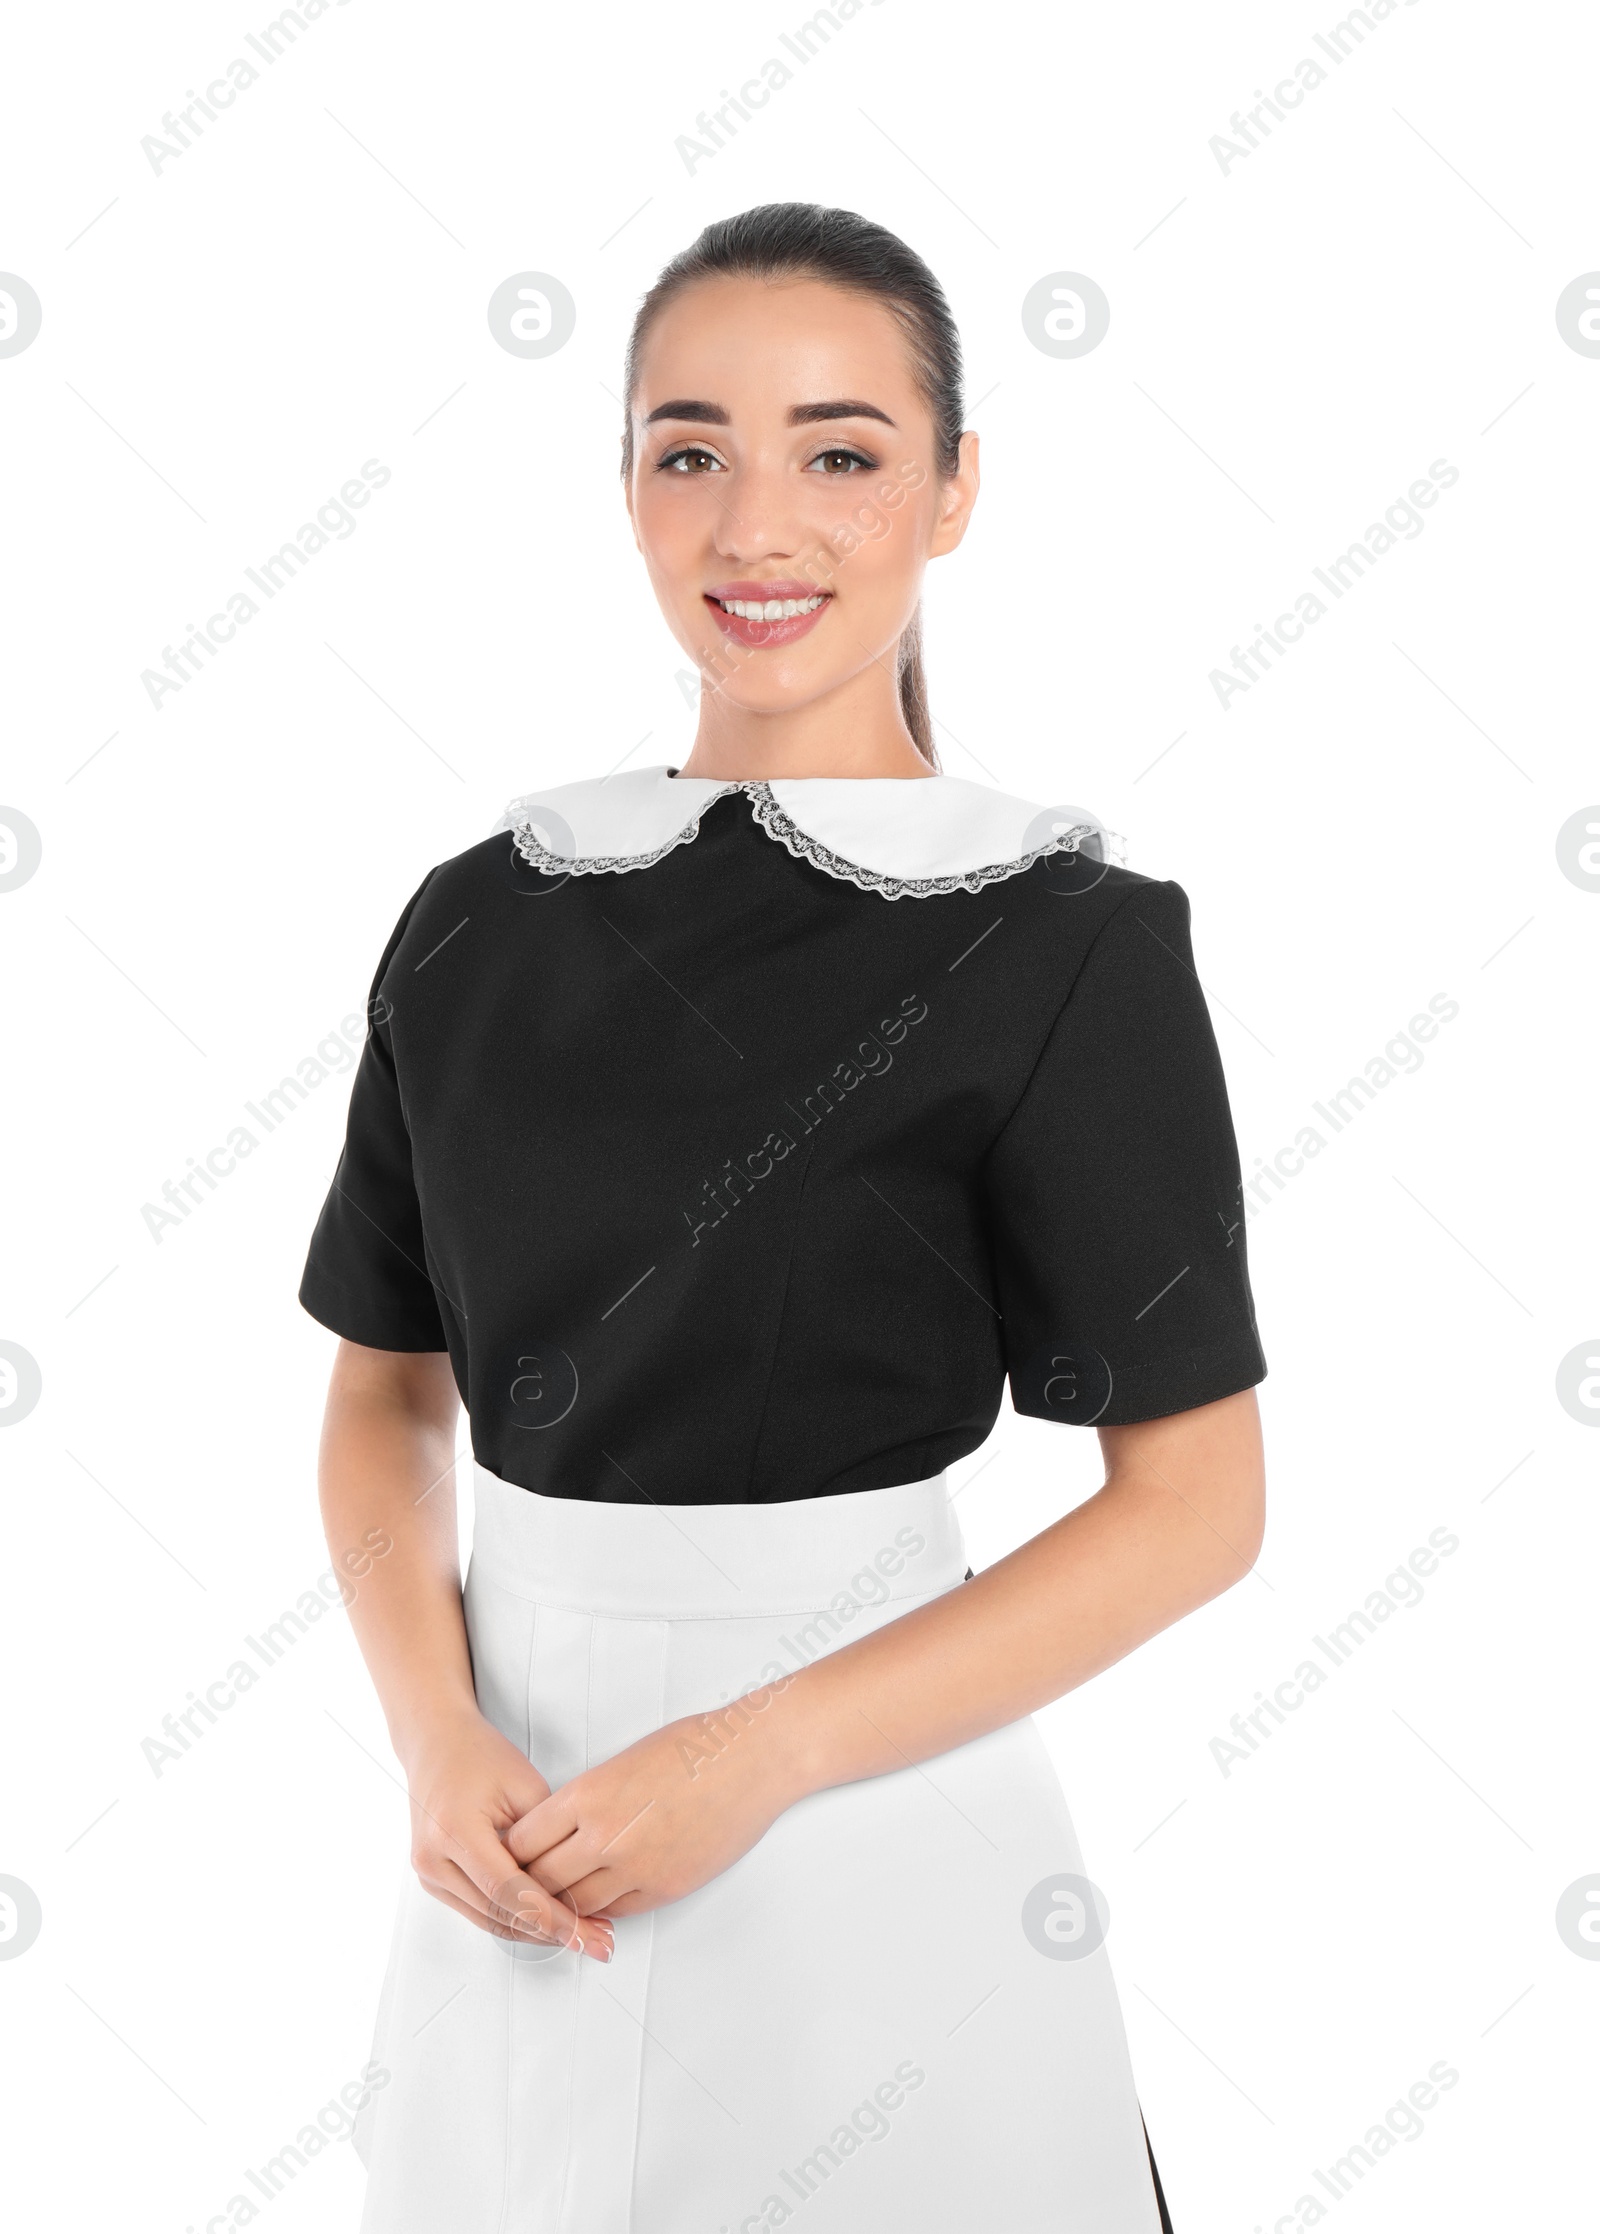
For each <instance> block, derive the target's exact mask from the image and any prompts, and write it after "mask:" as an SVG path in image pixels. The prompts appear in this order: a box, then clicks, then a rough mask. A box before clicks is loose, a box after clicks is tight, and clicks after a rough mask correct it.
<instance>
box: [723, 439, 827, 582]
mask: <svg viewBox="0 0 1600 2234" xmlns="http://www.w3.org/2000/svg"><path fill="white" fill-rule="evenodd" d="M717 496H718V498H719V500H720V501H719V507H718V512H717V520H716V525H715V527H714V528H713V530H712V540H713V542H714V543H715V545H716V549H717V552H718V555H719V556H720V557H722V558H725V559H727V560H729V561H731V562H732V563H733V564H734V565H737V566H750V567H756V566H760V565H762V564H766V563H770V562H773V561H776V560H780V559H793V558H796V557H797V556H798V555H799V554H800V553H801V552H802V551H804V550H805V549H806V548H807V547H808V546H810V545H812V544H814V543H815V542H816V535H815V533H814V531H812V530H811V529H809V528H808V526H807V522H806V517H805V506H804V504H803V502H802V500H801V492H800V490H799V489H797V488H796V486H795V477H794V475H793V474H792V473H790V472H789V471H788V470H787V468H785V467H783V466H779V465H776V464H773V465H767V464H763V463H761V462H760V461H750V462H748V463H746V464H744V465H742V466H740V467H738V468H737V469H736V470H735V471H734V472H733V473H730V474H729V475H728V477H727V479H726V480H725V481H724V482H723V483H722V485H721V486H720V487H719V488H718V490H717Z"/></svg>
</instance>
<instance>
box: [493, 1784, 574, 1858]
mask: <svg viewBox="0 0 1600 2234" xmlns="http://www.w3.org/2000/svg"><path fill="white" fill-rule="evenodd" d="M570 1791H571V1786H570V1785H565V1784H564V1785H563V1786H562V1787H561V1790H560V1791H559V1792H554V1793H552V1794H551V1795H550V1797H549V1798H548V1799H545V1800H541V1801H540V1802H539V1804H538V1806H537V1807H531V1808H529V1810H528V1812H527V1813H526V1814H525V1815H521V1816H519V1817H518V1818H517V1820H516V1822H514V1823H513V1824H512V1825H511V1828H510V1829H509V1830H508V1831H507V1832H506V1834H505V1841H506V1846H507V1848H508V1850H509V1851H510V1852H511V1854H513V1855H514V1856H515V1858H516V1859H517V1860H518V1861H519V1862H521V1863H523V1864H524V1865H526V1864H527V1863H529V1862H531V1861H532V1860H533V1858H534V1856H535V1855H536V1854H542V1853H543V1852H544V1851H545V1849H546V1848H547V1847H551V1846H555V1845H558V1844H559V1843H560V1841H561V1840H562V1839H564V1838H570V1837H571V1836H572V1834H573V1832H574V1831H575V1830H576V1829H577V1827H578V1810H577V1807H576V1805H575V1803H574V1802H573V1801H572V1799H571V1798H570V1797H569V1796H568V1795H569V1793H570Z"/></svg>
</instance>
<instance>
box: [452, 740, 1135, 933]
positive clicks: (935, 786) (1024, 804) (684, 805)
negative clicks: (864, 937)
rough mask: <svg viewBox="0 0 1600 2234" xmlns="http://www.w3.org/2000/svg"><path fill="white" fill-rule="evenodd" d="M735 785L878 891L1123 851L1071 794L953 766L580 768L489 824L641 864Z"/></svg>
mask: <svg viewBox="0 0 1600 2234" xmlns="http://www.w3.org/2000/svg"><path fill="white" fill-rule="evenodd" d="M730 791H739V792H743V793H744V794H745V796H746V797H747V798H748V799H749V801H750V807H751V811H752V813H753V814H754V816H755V819H756V821H757V823H758V824H759V825H760V826H761V828H762V829H763V830H765V831H766V832H767V834H768V836H769V837H773V838H776V839H777V840H778V841H779V842H780V843H781V844H782V845H785V846H787V848H788V850H789V851H790V852H791V853H792V854H794V855H796V857H797V858H799V859H802V860H806V861H809V862H810V863H811V864H812V866H813V867H815V868H818V869H820V870H822V872H823V873H824V875H827V876H832V877H839V878H842V879H845V880H847V881H848V882H849V883H851V884H857V885H860V886H861V887H862V889H863V890H864V891H869V892H877V893H879V894H881V895H882V897H883V898H884V899H886V900H898V899H901V898H903V897H907V896H910V897H913V898H919V899H920V898H924V897H926V896H928V895H929V894H932V893H938V892H976V891H977V890H978V889H979V888H980V887H981V886H983V885H985V884H993V883H996V882H997V881H998V880H1000V879H1001V878H1003V877H1012V876H1016V875H1017V874H1018V873H1019V871H1021V870H1023V869H1027V868H1030V867H1031V866H1032V864H1033V863H1034V862H1035V861H1037V860H1039V859H1040V858H1041V857H1042V856H1043V855H1045V854H1049V853H1077V852H1082V853H1085V854H1088V855H1089V856H1090V857H1091V858H1093V859H1096V860H1100V861H1106V860H1122V859H1123V858H1125V852H1124V848H1123V844H1122V841H1121V839H1119V838H1118V837H1117V836H1116V834H1115V832H1113V831H1110V830H1107V829H1106V828H1105V826H1104V825H1103V824H1102V823H1101V822H1100V821H1099V819H1098V818H1097V817H1096V816H1095V815H1093V814H1091V813H1090V812H1089V811H1088V810H1087V809H1086V808H1082V807H1059V806H1057V807H1042V806H1039V805H1038V804H1036V803H1035V802H1034V801H1033V800H1030V799H1016V798H1012V797H1011V796H1010V795H1009V794H1008V793H1006V792H1003V791H996V790H994V789H993V788H992V787H991V786H990V785H988V784H981V783H969V782H967V781H966V780H965V779H964V778H963V777H960V776H944V775H931V776H917V777H898V776H791V777H782V778H777V779H775V780H773V781H771V782H766V781H760V780H754V779H750V780H745V781H737V782H736V781H728V782H722V781H719V780H717V779H715V778H711V777H704V776H701V777H683V776H674V775H673V773H672V771H671V770H670V769H669V768H667V767H665V766H662V767H659V768H635V769H631V770H629V771H628V772H627V773H626V774H624V775H618V776H589V777H585V778H584V779H583V780H582V781H580V782H578V783H563V784H555V785H552V786H551V787H550V788H549V789H547V790H543V791H530V792H526V793H524V794H523V795H522V796H521V797H520V798H517V799H513V800H512V801H511V803H510V805H509V806H508V807H507V808H506V811H505V813H504V814H503V815H502V816H501V818H500V820H499V822H498V823H497V824H496V825H495V827H496V829H497V830H509V831H511V833H512V834H513V837H514V839H515V843H516V847H517V851H518V852H519V853H520V854H521V855H522V857H523V859H524V860H525V861H527V862H529V863H531V865H532V866H533V867H535V868H537V869H539V870H540V871H542V872H543V874H545V875H546V876H605V875H617V874H621V873H623V872H624V871H626V870H629V869H646V868H649V867H650V865H651V864H652V863H653V862H656V861H659V860H660V859H661V858H662V856H663V855H664V854H667V853H670V852H671V851H672V850H673V848H674V847H675V846H681V845H687V844H688V843H689V841H690V840H691V839H692V838H694V837H695V835H696V834H697V833H698V831H699V828H700V817H701V816H702V815H703V814H704V813H705V811H706V809H707V807H709V806H710V805H711V803H712V801H713V800H715V799H721V798H723V797H724V796H725V795H726V794H727V793H728V792H730Z"/></svg>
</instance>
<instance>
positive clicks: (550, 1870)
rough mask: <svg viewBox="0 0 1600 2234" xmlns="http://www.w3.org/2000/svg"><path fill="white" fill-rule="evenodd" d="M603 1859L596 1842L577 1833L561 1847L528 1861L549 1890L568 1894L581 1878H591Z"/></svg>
mask: <svg viewBox="0 0 1600 2234" xmlns="http://www.w3.org/2000/svg"><path fill="white" fill-rule="evenodd" d="M598 1862H599V1856H598V1855H597V1854H596V1853H595V1851H594V1848H593V1845H592V1843H591V1842H590V1841H589V1840H588V1839H586V1838H582V1837H579V1836H577V1835H576V1834H575V1835H574V1836H573V1837H571V1838H564V1839H562V1841H561V1843H560V1844H559V1845H558V1846H551V1847H548V1848H547V1849H546V1850H545V1852H544V1853H542V1854H539V1855H536V1856H535V1858H534V1859H533V1860H532V1861H531V1862H529V1864H528V1873H529V1875H530V1876H531V1877H533V1878H536V1879H537V1881H538V1882H539V1883H540V1884H541V1885H542V1886H544V1888H545V1890H546V1891H547V1892H551V1893H564V1892H565V1891H566V1889H567V1887H568V1886H569V1885H575V1884H576V1883H577V1881H578V1879H579V1878H580V1877H587V1876H588V1875H589V1872H590V1871H591V1870H592V1869H594V1868H595V1867H596V1866H597V1864H598Z"/></svg>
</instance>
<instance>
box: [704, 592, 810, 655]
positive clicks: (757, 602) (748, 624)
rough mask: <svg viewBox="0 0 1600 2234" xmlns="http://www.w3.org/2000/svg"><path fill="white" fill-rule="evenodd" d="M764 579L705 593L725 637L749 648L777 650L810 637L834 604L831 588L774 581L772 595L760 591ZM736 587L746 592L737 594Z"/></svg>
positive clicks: (757, 650) (706, 602)
mask: <svg viewBox="0 0 1600 2234" xmlns="http://www.w3.org/2000/svg"><path fill="white" fill-rule="evenodd" d="M768 587H769V585H768V584H766V583H763V582H758V581H750V582H730V583H728V585H727V587H726V589H724V590H721V591H714V590H706V591H704V592H703V593H702V595H703V597H704V601H705V605H706V608H707V610H708V611H709V612H710V614H711V616H712V618H713V619H714V620H715V621H716V624H717V626H718V628H719V629H721V631H722V633H723V635H724V636H728V637H731V638H732V639H733V641H734V642H735V643H736V644H742V645H743V646H744V648H745V649H746V650H747V651H753V652H760V651H777V650H779V649H781V648H782V646H784V645H785V644H793V643H796V642H797V641H798V640H799V638H800V637H802V636H808V635H809V634H810V633H811V631H812V629H814V628H815V627H816V625H817V623H818V621H819V620H821V618H822V616H823V614H824V613H825V612H826V611H827V609H828V607H829V606H830V605H831V604H832V603H833V593H832V591H831V590H813V589H811V588H810V587H809V585H808V584H806V583H804V582H795V581H787V582H773V583H772V584H771V585H770V588H771V590H772V592H773V594H772V595H771V596H767V597H762V596H759V595H758V594H757V592H759V591H761V590H763V589H765V588H768ZM735 590H741V591H743V592H744V593H745V594H744V595H743V596H738V597H736V596H735V595H734V594H733V593H734V591H735Z"/></svg>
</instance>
